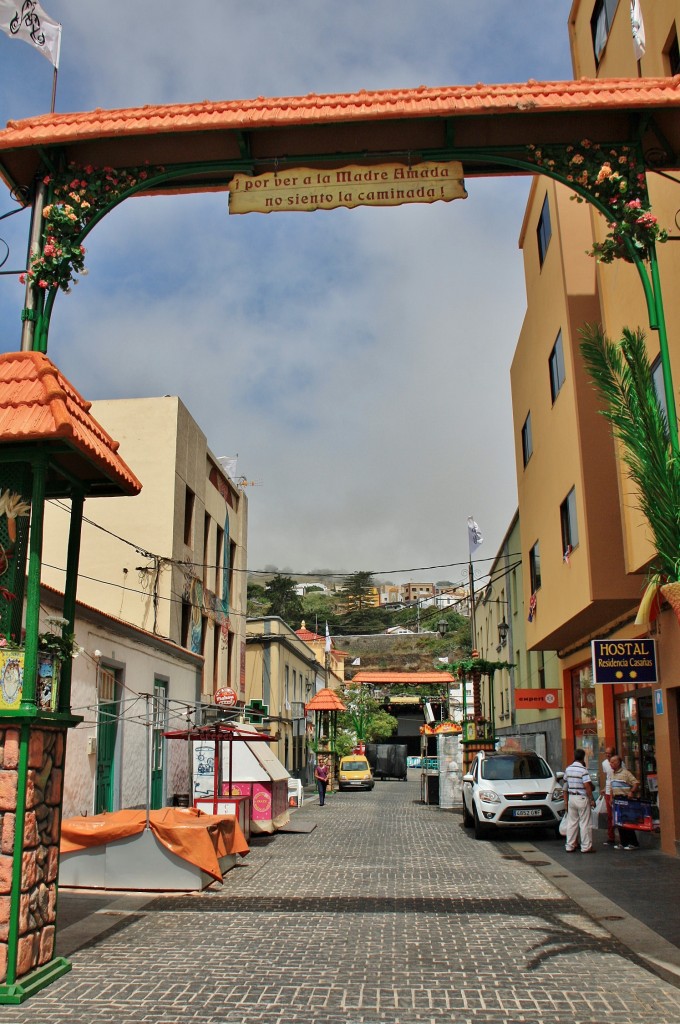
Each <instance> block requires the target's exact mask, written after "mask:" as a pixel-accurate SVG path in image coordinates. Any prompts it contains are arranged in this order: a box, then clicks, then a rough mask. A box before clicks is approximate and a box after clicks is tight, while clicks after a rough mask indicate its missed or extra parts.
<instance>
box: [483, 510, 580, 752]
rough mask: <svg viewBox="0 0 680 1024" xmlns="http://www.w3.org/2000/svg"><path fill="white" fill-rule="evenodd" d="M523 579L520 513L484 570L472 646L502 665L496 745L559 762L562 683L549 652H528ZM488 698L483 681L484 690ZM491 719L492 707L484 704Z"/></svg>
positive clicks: (495, 683)
mask: <svg viewBox="0 0 680 1024" xmlns="http://www.w3.org/2000/svg"><path fill="white" fill-rule="evenodd" d="M526 622H527V611H526V607H525V604H524V588H523V579H522V558H521V536H520V528H519V512H516V513H515V515H514V516H513V518H512V521H511V523H510V526H509V527H508V530H507V533H506V535H505V537H504V538H503V541H502V542H501V545H500V547H499V549H498V552H497V553H496V557H495V559H494V561H493V563H492V565H491V568H490V569H489V583H488V586H487V587H486V589H485V590H484V592H483V593H482V594H481V595H480V596H479V598H478V600H477V602H476V608H475V634H476V648H477V650H478V651H479V653H480V656H481V657H482V658H484V659H485V660H486V661H491V662H493V661H498V662H501V663H505V664H506V666H507V665H510V666H511V667H510V668H508V667H504V668H502V669H499V670H498V671H497V672H496V673H494V679H493V686H494V693H493V712H494V730H495V734H496V738H497V740H498V743H499V745H501V746H515V747H519V748H521V749H523V750H535V751H536V752H537V753H539V754H541V755H542V756H543V757H545V758H546V759H547V760H548V762H549V763H550V764H551V765H552V766H554V767H556V768H559V767H561V765H562V759H563V758H562V715H561V711H560V701H559V699H558V698H557V696H556V695H555V694H554V693H553V691H555V690H559V688H560V686H561V677H560V670H559V663H558V658H557V655H556V653H555V652H554V651H543V650H539V651H529V650H527V646H526V629H525V623H526ZM484 697H485V703H488V702H489V695H488V684H486V683H485V689H484ZM483 711H484V713H485V714H486V715H487V717H490V714H491V708H490V707H488V708H487V707H484V708H483Z"/></svg>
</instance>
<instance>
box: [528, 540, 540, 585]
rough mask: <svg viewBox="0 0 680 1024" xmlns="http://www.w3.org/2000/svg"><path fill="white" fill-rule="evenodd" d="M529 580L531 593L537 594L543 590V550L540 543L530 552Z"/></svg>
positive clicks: (534, 545)
mask: <svg viewBox="0 0 680 1024" xmlns="http://www.w3.org/2000/svg"><path fill="white" fill-rule="evenodd" d="M529 579H530V581H531V593H532V594H535V593H536V592H537V591H538V590H540V589H541V582H542V580H541V549H540V546H539V542H538V541H536V543H535V544H533V546H532V547H531V548H530V550H529Z"/></svg>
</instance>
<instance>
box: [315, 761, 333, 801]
mask: <svg viewBox="0 0 680 1024" xmlns="http://www.w3.org/2000/svg"><path fill="white" fill-rule="evenodd" d="M329 774H330V773H329V770H328V762H327V761H326V760H321V759H319V760H318V761H317V765H316V768H315V769H314V778H315V779H316V787H317V789H318V790H319V807H323V805H324V803H325V802H326V789H327V788H328V776H329Z"/></svg>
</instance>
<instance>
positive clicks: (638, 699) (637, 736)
mask: <svg viewBox="0 0 680 1024" xmlns="http://www.w3.org/2000/svg"><path fill="white" fill-rule="evenodd" d="M615 714H616V743H617V749H618V751H619V754H620V755H621V757H622V758H623V761H624V764H625V765H626V768H628V770H629V771H631V772H632V773H633V775H634V776H635V778H636V779H639V780H640V794H641V796H642V798H643V799H644V800H649V801H650V802H651V803H656V802H657V794H658V791H659V787H658V782H657V774H656V743H655V738H654V702H653V697H652V694H651V693H649V692H645V691H639V692H636V693H633V694H622V695H617V696H616V698H615Z"/></svg>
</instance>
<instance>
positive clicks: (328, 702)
mask: <svg viewBox="0 0 680 1024" xmlns="http://www.w3.org/2000/svg"><path fill="white" fill-rule="evenodd" d="M346 710H347V708H346V707H345V705H344V704H343V703H342V701H341V700H340V698H339V697H338V695H337V693H336V692H335V690H330V689H328V688H326V689H324V690H319V692H318V693H316V694H315V695H314V696H313V697H312V699H311V700H310V701H309V703H308V704H305V711H346Z"/></svg>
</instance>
